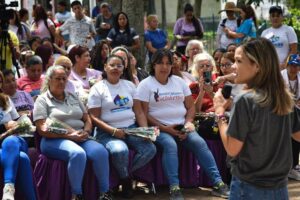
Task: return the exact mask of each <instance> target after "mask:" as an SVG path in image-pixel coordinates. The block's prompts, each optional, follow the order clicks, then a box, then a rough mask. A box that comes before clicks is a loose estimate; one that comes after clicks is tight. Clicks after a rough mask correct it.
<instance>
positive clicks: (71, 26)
mask: <svg viewBox="0 0 300 200" xmlns="http://www.w3.org/2000/svg"><path fill="white" fill-rule="evenodd" d="M71 8H72V11H73V12H74V14H75V15H74V16H72V17H71V18H69V19H68V20H67V21H65V23H64V24H63V25H62V26H60V27H58V28H57V29H56V33H57V35H58V39H57V41H56V43H57V44H62V43H63V41H64V38H63V37H62V36H61V34H62V32H64V31H66V30H68V31H69V34H70V44H76V45H80V46H85V47H88V49H90V50H91V49H92V48H93V46H95V40H94V36H95V35H96V30H95V26H94V23H93V21H92V20H91V18H89V17H87V16H86V15H84V13H83V7H82V4H81V3H80V1H77V0H76V1H73V2H72V3H71Z"/></svg>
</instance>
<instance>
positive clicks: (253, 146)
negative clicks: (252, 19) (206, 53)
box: [214, 38, 300, 200]
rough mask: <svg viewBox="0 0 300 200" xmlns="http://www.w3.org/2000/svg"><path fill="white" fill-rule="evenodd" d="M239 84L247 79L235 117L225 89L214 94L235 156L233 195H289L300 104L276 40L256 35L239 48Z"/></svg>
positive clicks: (299, 136) (234, 199)
mask: <svg viewBox="0 0 300 200" xmlns="http://www.w3.org/2000/svg"><path fill="white" fill-rule="evenodd" d="M234 57H235V63H234V66H233V67H234V68H236V71H237V76H236V78H235V80H234V81H235V83H236V84H246V85H247V90H245V93H244V94H242V95H240V96H239V97H238V98H235V100H234V104H233V107H232V109H231V114H230V120H229V121H228V120H227V118H226V117H225V115H224V114H225V110H226V109H227V108H228V107H229V106H230V105H231V102H232V100H230V99H229V100H225V99H224V97H223V95H222V92H221V89H219V90H218V92H217V93H216V94H215V97H214V108H215V115H216V123H217V124H218V128H219V132H220V136H221V139H222V142H223V145H224V148H225V150H226V152H227V154H228V156H230V160H229V162H230V166H231V174H232V180H231V187H230V197H229V199H231V200H240V199H247V200H250V199H265V200H274V199H278V200H279V199H280V200H288V199H289V197H288V188H287V184H288V181H287V177H288V173H289V171H290V169H291V166H292V147H291V146H292V144H291V137H292V138H294V139H295V140H297V141H300V123H299V121H300V110H299V108H297V107H295V106H294V105H295V104H294V100H293V97H292V94H291V93H290V92H289V91H288V88H287V87H286V86H285V83H284V81H283V78H282V76H281V73H280V68H279V61H278V56H277V53H276V50H275V48H274V46H273V44H272V43H271V42H270V41H269V40H267V39H265V38H259V39H252V40H250V41H248V42H246V43H244V44H242V45H241V46H239V47H238V48H237V49H236V51H235V56H234Z"/></svg>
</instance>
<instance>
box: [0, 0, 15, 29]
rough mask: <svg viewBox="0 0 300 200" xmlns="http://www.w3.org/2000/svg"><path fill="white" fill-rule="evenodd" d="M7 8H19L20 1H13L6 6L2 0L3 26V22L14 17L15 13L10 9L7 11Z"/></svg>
mask: <svg viewBox="0 0 300 200" xmlns="http://www.w3.org/2000/svg"><path fill="white" fill-rule="evenodd" d="M7 7H15V8H16V7H18V1H12V2H10V4H5V0H0V20H1V24H2V23H3V22H6V21H8V20H10V19H12V18H13V17H14V12H13V11H12V10H11V9H9V10H7V9H6V8H7Z"/></svg>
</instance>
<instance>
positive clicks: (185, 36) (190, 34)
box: [173, 3, 204, 54]
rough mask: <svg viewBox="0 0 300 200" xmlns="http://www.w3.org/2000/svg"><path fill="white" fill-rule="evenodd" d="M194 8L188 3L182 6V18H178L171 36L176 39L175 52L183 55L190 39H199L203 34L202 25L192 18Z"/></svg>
mask: <svg viewBox="0 0 300 200" xmlns="http://www.w3.org/2000/svg"><path fill="white" fill-rule="evenodd" d="M193 13H194V8H193V6H192V5H191V4H190V3H187V4H186V5H185V6H184V17H181V18H179V19H178V20H177V21H176V23H175V25H174V30H173V34H174V36H175V38H176V39H177V43H176V50H177V51H178V52H179V53H181V54H184V53H185V52H186V50H185V49H186V46H187V43H188V42H189V41H190V40H192V39H201V38H202V37H203V34H204V29H203V26H202V23H201V21H200V20H199V19H197V18H196V17H195V16H194V14H193Z"/></svg>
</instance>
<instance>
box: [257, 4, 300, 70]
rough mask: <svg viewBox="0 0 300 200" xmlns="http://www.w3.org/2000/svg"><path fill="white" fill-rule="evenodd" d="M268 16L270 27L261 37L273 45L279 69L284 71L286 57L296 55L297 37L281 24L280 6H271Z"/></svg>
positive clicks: (290, 28)
mask: <svg viewBox="0 0 300 200" xmlns="http://www.w3.org/2000/svg"><path fill="white" fill-rule="evenodd" d="M269 14H270V21H271V25H272V27H270V28H268V29H266V30H264V31H263V32H262V34H261V36H262V37H264V38H267V39H268V40H270V41H271V42H272V43H273V45H274V46H275V49H276V52H277V55H278V57H279V63H280V69H284V68H285V67H286V61H287V58H288V56H289V55H290V54H296V53H297V43H298V39H297V35H296V33H295V30H294V29H293V27H291V26H287V25H285V24H283V23H282V22H283V20H284V17H283V11H282V8H281V7H280V6H272V7H271V8H270V10H269Z"/></svg>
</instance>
